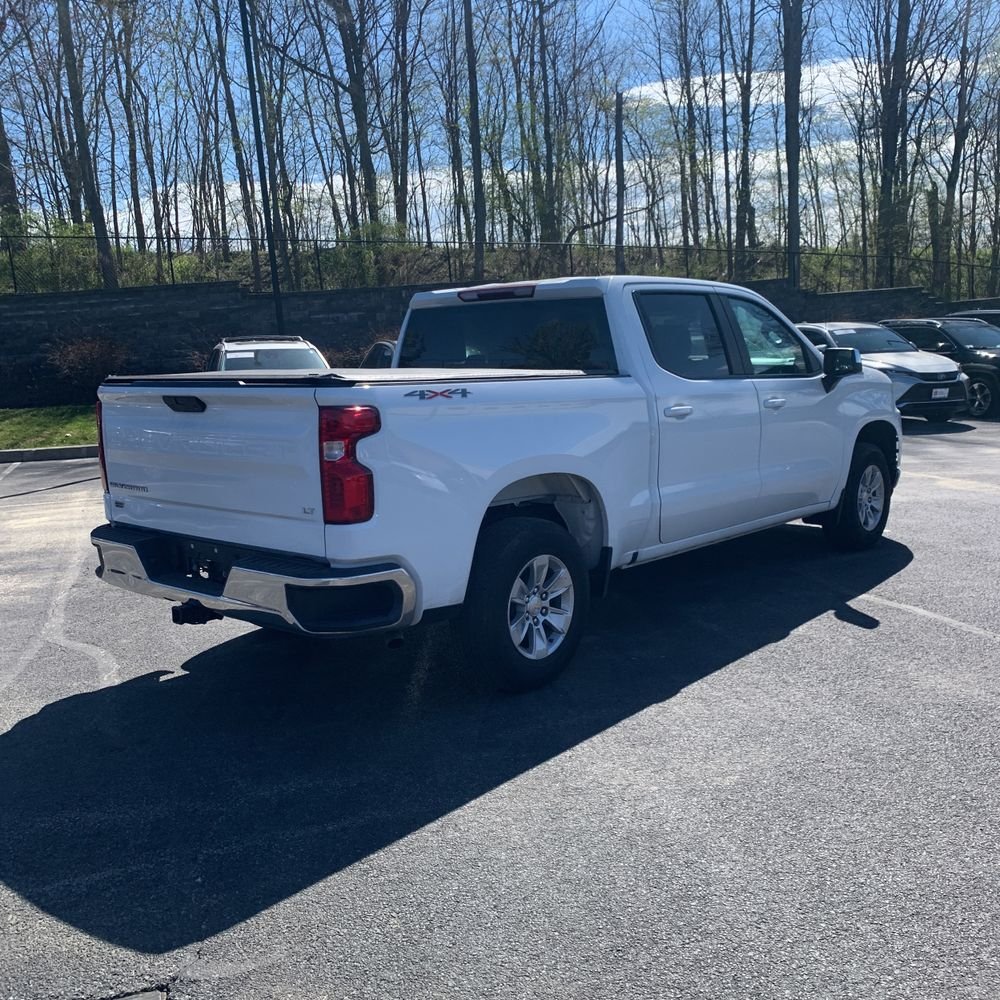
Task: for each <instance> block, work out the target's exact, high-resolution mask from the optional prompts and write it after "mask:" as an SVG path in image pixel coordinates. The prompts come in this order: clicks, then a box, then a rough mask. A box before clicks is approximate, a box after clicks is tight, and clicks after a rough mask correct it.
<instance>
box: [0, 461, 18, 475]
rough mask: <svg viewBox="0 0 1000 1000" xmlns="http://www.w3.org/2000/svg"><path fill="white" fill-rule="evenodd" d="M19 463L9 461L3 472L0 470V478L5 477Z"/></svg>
mask: <svg viewBox="0 0 1000 1000" xmlns="http://www.w3.org/2000/svg"><path fill="white" fill-rule="evenodd" d="M20 464H21V463H20V462H11V463H10V465H8V466H7V468H6V469H4V470H3V472H0V479H6V478H7V476H9V475H10V474H11V473H12V472H13V471H14V470H15V469H16V468H17V467H18V466H19V465H20Z"/></svg>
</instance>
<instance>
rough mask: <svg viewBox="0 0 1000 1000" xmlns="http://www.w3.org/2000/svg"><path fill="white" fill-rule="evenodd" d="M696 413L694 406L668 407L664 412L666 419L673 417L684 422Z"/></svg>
mask: <svg viewBox="0 0 1000 1000" xmlns="http://www.w3.org/2000/svg"><path fill="white" fill-rule="evenodd" d="M692 413H694V407H693V406H668V407H667V408H666V409H665V410H664V411H663V415H664V416H665V417H673V418H674V419H675V420H683V419H684V418H685V417H689V416H691V414H692Z"/></svg>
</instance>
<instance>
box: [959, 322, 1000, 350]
mask: <svg viewBox="0 0 1000 1000" xmlns="http://www.w3.org/2000/svg"><path fill="white" fill-rule="evenodd" d="M946 329H947V330H948V332H949V333H950V334H951V335H952V336H953V337H954V338H955V339H956V340H957V341H958V342H959V343H960V344H962V345H963V346H964V347H969V348H971V349H972V350H977V351H1000V328H997V327H995V326H990V325H986V326H983V325H982V324H981V323H949V324H948V326H947V328H946Z"/></svg>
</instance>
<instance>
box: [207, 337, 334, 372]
mask: <svg viewBox="0 0 1000 1000" xmlns="http://www.w3.org/2000/svg"><path fill="white" fill-rule="evenodd" d="M329 367H330V366H329V365H328V364H327V362H326V358H324V357H323V355H322V354H321V353H320V352H319V350H318V349H317V348H316V347H314V346H313V345H312V344H310V343H309V341H308V340H303V339H302V337H226V338H224V339H223V340H220V341H219V342H218V343H217V344H216V345H215V348H214V349H213V350H212V356H211V358H210V359H209V362H208V371H214V372H232V371H253V370H255V369H256V370H262V369H281V370H282V371H288V370H293V369H301V370H303V371H313V370H315V369H317V368H329Z"/></svg>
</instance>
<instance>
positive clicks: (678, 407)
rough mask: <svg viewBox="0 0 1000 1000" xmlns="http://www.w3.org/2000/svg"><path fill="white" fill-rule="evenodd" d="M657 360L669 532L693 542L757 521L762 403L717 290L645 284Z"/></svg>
mask: <svg viewBox="0 0 1000 1000" xmlns="http://www.w3.org/2000/svg"><path fill="white" fill-rule="evenodd" d="M632 300H633V302H634V304H635V308H636V309H637V310H638V313H639V317H640V319H641V321H642V325H643V328H644V329H645V331H646V337H647V339H648V341H649V346H650V352H651V354H652V357H653V359H654V361H655V364H648V363H647V364H648V368H649V376H650V379H651V381H652V385H653V392H654V395H655V399H656V410H657V414H658V426H659V439H660V440H659V489H660V541H661V542H664V543H668V542H678V541H684V540H687V539H691V538H696V537H697V536H699V535H705V534H709V533H711V532H715V531H720V530H724V529H727V528H732V527H734V526H736V525H739V524H743V523H745V522H747V521H750V520H753V519H754V516H755V513H756V510H757V501H758V498H759V495H760V475H759V472H758V456H759V447H760V407H759V405H758V402H757V392H756V390H755V388H754V384H753V380H752V379H748V378H746V377H745V376H743V375H740V374H736V373H737V372H738V371H739V360H738V359H737V358H735V357H733V354H734V353H735V352H734V348H733V345H732V343H729V344H727V343H726V340H725V338H724V337H723V334H722V326H721V324H720V321H719V304H718V301H717V299H716V298H715V296H713V295H710V294H706V293H704V292H673V291H664V290H662V287H661V288H656V287H653V286H647V287H645V288H644V287H643V286H642V285H636V286H635V288H634V291H633V294H632Z"/></svg>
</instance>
